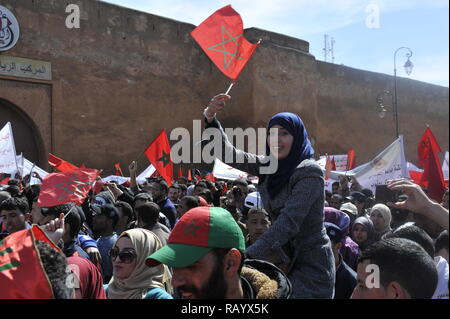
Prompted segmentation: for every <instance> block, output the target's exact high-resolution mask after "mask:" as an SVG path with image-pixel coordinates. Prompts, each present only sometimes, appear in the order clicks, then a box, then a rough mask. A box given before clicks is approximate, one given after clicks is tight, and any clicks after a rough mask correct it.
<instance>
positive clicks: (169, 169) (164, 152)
mask: <svg viewBox="0 0 450 319" xmlns="http://www.w3.org/2000/svg"><path fill="white" fill-rule="evenodd" d="M144 153H145V155H146V156H147V158H148V160H149V161H150V163H151V164H152V165H153V166H154V167H155V168H156V171H157V172H158V174H159V175H160V176H161V177H162V178H164V180H165V181H166V182H167V184H169V186H170V185H172V181H173V163H172V159H171V157H170V144H169V139H168V137H167V134H166V131H165V130H164V129H163V130H161V132H160V133H159V134H158V136H157V137H156V139H154V140H153V142H152V143H151V144H150V146H149V147H148V148H147V149H146V150H145V152H144Z"/></svg>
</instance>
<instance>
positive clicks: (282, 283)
mask: <svg viewBox="0 0 450 319" xmlns="http://www.w3.org/2000/svg"><path fill="white" fill-rule="evenodd" d="M244 250H245V239H244V236H243V234H242V232H241V229H240V228H239V226H238V224H237V223H236V221H235V220H234V219H233V216H231V214H230V213H229V212H228V211H227V210H225V209H223V208H219V207H196V208H193V209H191V210H190V211H188V212H187V213H186V214H184V215H183V217H181V219H180V220H179V221H178V223H177V224H176V226H175V228H174V229H173V231H172V233H171V234H170V237H169V240H168V244H167V246H165V247H163V248H161V249H160V250H158V251H156V252H155V253H154V254H152V255H150V256H149V257H148V258H147V261H146V264H147V266H149V267H154V266H157V265H159V264H160V263H163V264H166V265H168V266H170V267H172V268H173V276H172V286H173V288H174V290H175V291H176V293H178V295H179V296H180V297H181V298H185V299H287V298H289V297H290V295H291V291H292V288H291V284H290V282H289V280H288V279H287V277H286V276H285V275H284V274H283V273H282V272H281V271H280V270H279V269H278V268H276V267H275V266H273V265H272V264H271V263H269V262H266V261H260V260H254V259H253V260H245V261H244V257H243V251H244Z"/></svg>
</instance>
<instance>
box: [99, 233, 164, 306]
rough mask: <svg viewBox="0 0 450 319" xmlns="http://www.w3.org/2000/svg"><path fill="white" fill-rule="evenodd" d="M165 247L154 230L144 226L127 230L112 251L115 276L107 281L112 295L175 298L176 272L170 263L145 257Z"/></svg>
mask: <svg viewBox="0 0 450 319" xmlns="http://www.w3.org/2000/svg"><path fill="white" fill-rule="evenodd" d="M161 247H162V245H161V242H160V241H159V239H158V237H156V235H155V234H153V233H152V232H151V231H148V230H146V229H142V228H135V229H130V230H127V231H124V232H123V233H122V234H121V235H120V237H119V238H118V239H117V241H116V243H115V244H114V246H113V248H111V250H110V252H109V255H110V257H111V260H112V263H113V277H112V278H111V281H110V282H109V285H105V291H106V295H107V297H108V299H173V298H172V296H171V295H170V293H171V284H170V280H171V277H172V275H171V274H170V271H169V269H168V268H167V266H165V265H159V266H157V267H152V268H149V267H147V266H146V265H145V258H147V257H148V256H149V255H151V254H152V253H154V252H155V251H156V250H158V249H160V248H161ZM168 292H169V293H168Z"/></svg>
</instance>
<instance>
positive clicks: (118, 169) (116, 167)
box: [114, 163, 123, 176]
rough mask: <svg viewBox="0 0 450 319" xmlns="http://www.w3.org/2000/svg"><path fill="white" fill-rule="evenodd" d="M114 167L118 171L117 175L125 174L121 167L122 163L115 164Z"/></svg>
mask: <svg viewBox="0 0 450 319" xmlns="http://www.w3.org/2000/svg"><path fill="white" fill-rule="evenodd" d="M114 169H115V171H116V176H123V173H122V169H121V168H120V163H116V164H114Z"/></svg>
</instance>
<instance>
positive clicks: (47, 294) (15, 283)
mask: <svg viewBox="0 0 450 319" xmlns="http://www.w3.org/2000/svg"><path fill="white" fill-rule="evenodd" d="M36 240H41V241H44V242H47V243H48V244H50V245H51V246H52V247H53V248H55V249H57V250H59V249H58V248H56V246H55V245H54V243H53V242H52V241H51V240H50V239H48V238H47V236H46V235H45V233H44V232H43V231H42V230H41V229H40V228H39V227H37V226H33V227H32V228H31V229H24V230H21V231H18V232H15V233H13V234H11V235H9V236H8V237H6V238H5V239H3V240H2V241H0V287H1V289H0V299H53V298H54V296H53V292H52V288H51V284H50V281H49V279H48V277H47V275H46V274H45V270H44V268H43V266H42V261H41V259H40V255H39V253H38V250H37V247H36Z"/></svg>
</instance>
